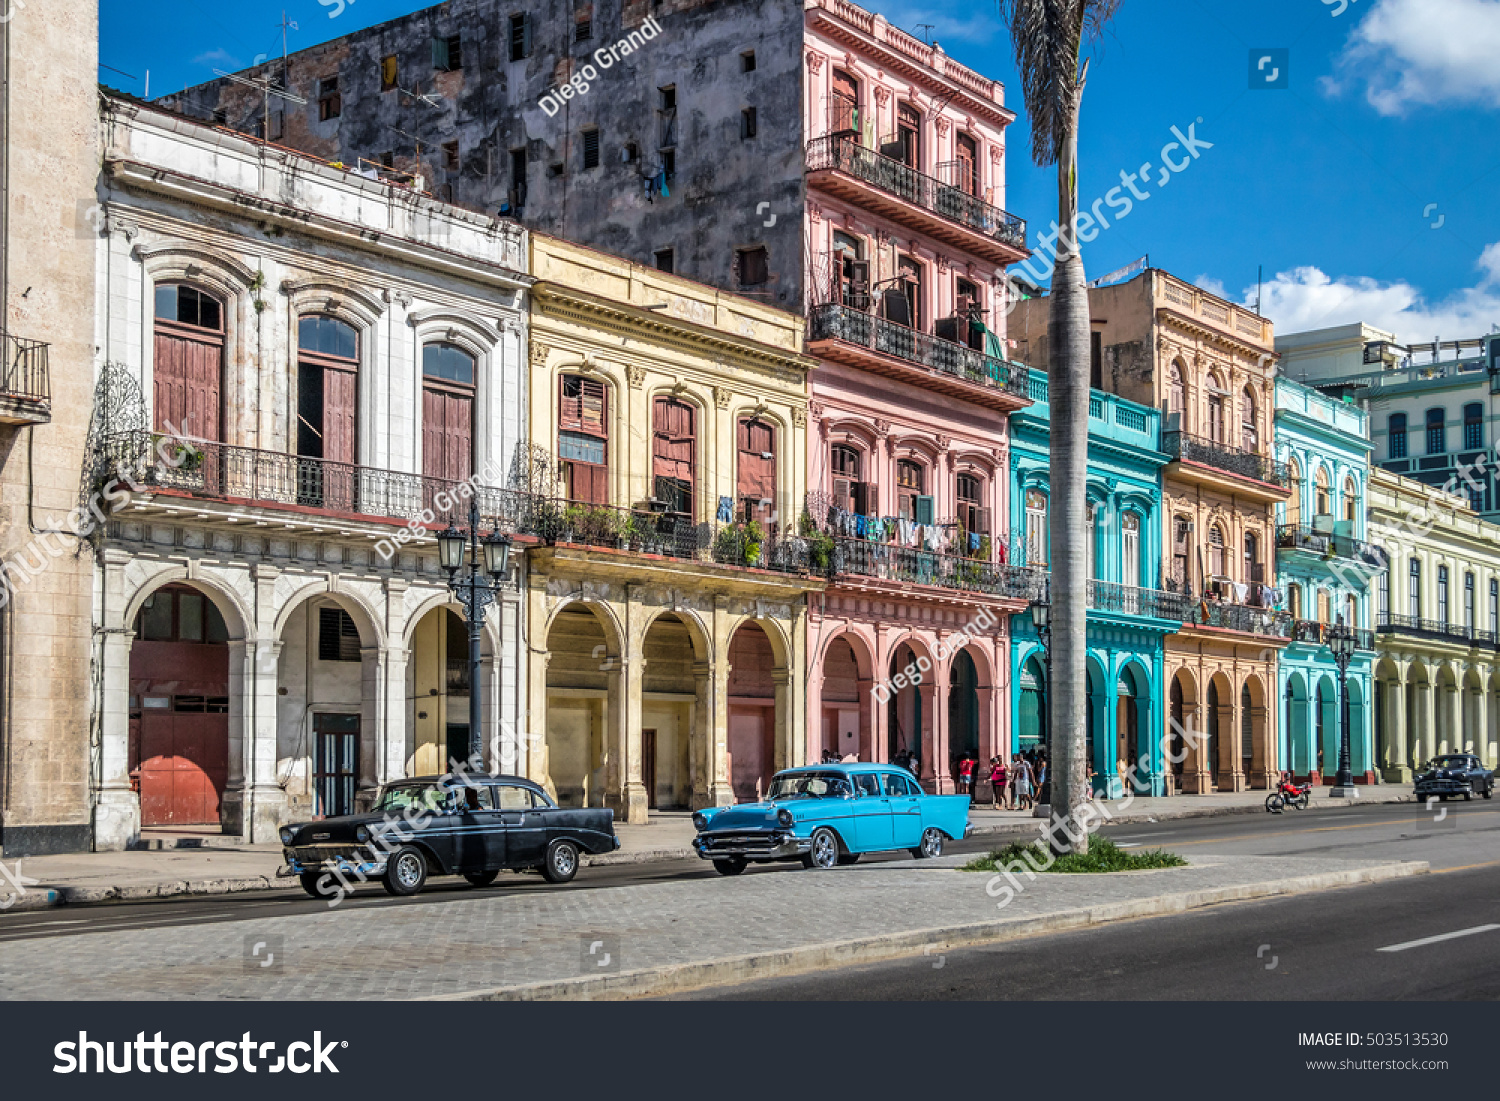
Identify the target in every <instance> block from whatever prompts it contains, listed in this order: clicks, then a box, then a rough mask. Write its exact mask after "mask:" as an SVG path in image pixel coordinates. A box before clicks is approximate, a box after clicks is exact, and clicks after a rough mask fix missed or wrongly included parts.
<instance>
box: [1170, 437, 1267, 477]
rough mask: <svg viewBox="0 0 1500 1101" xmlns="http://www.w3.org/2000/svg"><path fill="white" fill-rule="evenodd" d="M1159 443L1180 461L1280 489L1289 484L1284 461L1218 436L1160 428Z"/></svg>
mask: <svg viewBox="0 0 1500 1101" xmlns="http://www.w3.org/2000/svg"><path fill="white" fill-rule="evenodd" d="M1161 443H1162V450H1163V451H1165V452H1166V453H1167V454H1168V455H1170V456H1172V458H1174V459H1178V460H1181V461H1182V462H1190V463H1202V464H1203V465H1205V466H1211V467H1214V468H1215V469H1217V470H1223V471H1227V472H1228V473H1230V474H1235V475H1238V476H1239V477H1241V478H1249V479H1251V480H1252V481H1256V482H1265V483H1266V484H1267V485H1273V486H1280V487H1281V488H1282V489H1286V488H1287V487H1288V486H1289V485H1290V484H1291V473H1290V470H1289V469H1288V467H1287V464H1286V463H1280V462H1277V461H1276V460H1275V459H1272V458H1271V457H1269V456H1267V455H1259V454H1257V453H1256V452H1254V451H1245V450H1243V449H1242V448H1238V447H1234V446H1232V445H1230V444H1227V443H1221V442H1219V441H1218V440H1208V439H1204V438H1203V437H1202V436H1190V435H1188V434H1187V433H1186V432H1182V431H1178V430H1173V431H1170V432H1163V433H1162V434H1161Z"/></svg>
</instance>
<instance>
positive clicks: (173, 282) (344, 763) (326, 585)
mask: <svg viewBox="0 0 1500 1101" xmlns="http://www.w3.org/2000/svg"><path fill="white" fill-rule="evenodd" d="M95 126H102V131H103V145H104V170H103V177H102V184H101V188H100V214H101V217H100V219H99V230H98V232H97V233H95V234H93V236H94V238H95V240H96V253H95V255H96V256H97V262H98V266H99V278H98V287H99V291H98V293H99V304H100V317H99V328H98V346H99V352H98V355H99V376H100V381H99V385H98V388H97V393H96V400H95V403H94V404H95V429H96V431H95V435H94V437H93V445H94V447H93V457H94V460H95V463H96V465H95V467H94V477H95V478H96V479H97V480H98V482H100V483H106V482H108V481H109V480H113V479H120V480H124V479H129V481H128V482H123V484H124V485H125V486H126V488H125V489H123V490H122V489H118V488H117V490H116V493H117V495H118V497H117V500H116V503H117V504H118V508H117V509H116V510H115V511H113V512H112V514H111V515H110V517H109V524H108V527H107V529H106V531H105V533H104V536H103V538H102V540H101V542H100V546H99V552H98V569H97V576H96V580H95V602H94V630H93V647H94V658H95V661H96V662H97V666H98V669H99V686H98V694H97V697H96V698H95V699H94V700H93V703H94V707H95V713H96V715H97V720H96V721H97V723H98V728H99V732H100V751H99V760H98V762H97V764H96V772H95V778H94V779H95V782H94V804H95V810H94V830H95V838H94V840H95V844H96V846H97V847H99V848H118V847H121V846H126V845H129V844H131V843H132V842H133V841H135V840H136V839H137V838H139V837H140V835H141V831H142V830H143V829H151V828H153V827H156V828H165V829H174V828H178V827H183V826H193V825H203V824H211V825H212V824H216V825H219V826H221V827H222V829H223V831H224V832H225V833H229V834H234V835H238V836H240V837H243V838H245V839H246V840H249V841H254V842H265V841H273V840H274V839H275V830H276V827H277V826H278V824H280V823H281V822H283V821H286V820H288V819H295V818H306V817H308V816H310V815H314V814H320V815H327V814H338V813H347V812H349V811H352V810H355V809H357V808H359V807H361V806H363V805H366V804H367V801H368V799H369V798H370V796H371V795H372V794H373V792H374V790H375V789H376V786H377V785H379V784H380V783H383V782H384V781H386V780H389V779H395V778H400V777H403V776H409V775H413V774H431V773H437V772H441V771H444V770H445V768H446V765H447V762H448V761H449V760H450V759H451V758H453V757H455V756H456V757H459V758H463V757H466V756H467V755H468V744H469V730H468V702H469V697H470V694H471V693H472V692H481V693H483V696H484V721H485V726H486V730H485V732H484V737H483V744H484V745H485V746H486V748H487V755H488V758H489V762H490V763H492V764H498V763H499V761H500V758H501V756H502V751H501V745H500V741H499V737H500V730H501V722H500V721H499V720H500V719H501V718H502V717H503V718H504V720H505V722H506V723H507V724H514V723H515V722H516V720H517V717H518V716H519V715H520V714H524V712H525V696H524V692H525V683H524V680H523V679H522V678H520V677H519V676H518V671H517V667H518V661H517V654H518V653H519V652H520V648H521V646H522V642H521V638H520V630H521V627H522V623H521V622H520V617H519V611H520V607H521V597H520V587H519V586H517V585H515V584H514V583H512V585H511V586H510V587H509V589H508V590H507V592H506V594H505V595H504V596H503V598H502V599H501V601H500V603H499V605H498V610H497V608H496V607H493V606H492V607H491V609H490V614H489V616H488V618H487V621H486V634H485V641H484V658H483V663H482V668H481V681H480V683H479V684H470V683H469V676H468V670H467V668H466V664H465V655H466V652H467V641H466V637H465V627H464V624H463V622H462V612H461V610H460V609H459V607H458V605H457V603H456V601H455V600H454V598H453V595H452V593H451V591H450V590H449V587H448V584H447V578H446V576H445V575H444V574H443V573H442V571H441V570H440V569H439V568H438V565H437V561H436V558H437V555H436V547H435V543H434V541H433V539H432V538H431V529H432V528H433V527H437V526H442V525H443V524H445V523H446V522H447V521H448V519H449V518H450V517H453V516H456V518H457V519H459V521H460V522H463V520H464V519H465V514H466V513H467V499H465V497H464V491H463V490H462V487H464V486H466V485H469V484H474V485H477V486H478V489H477V491H475V492H477V496H478V500H479V505H480V512H481V517H482V520H483V522H484V524H485V525H486V528H488V525H489V524H491V523H500V524H501V525H502V526H506V527H513V526H514V524H515V521H516V519H517V514H518V502H519V501H520V500H521V496H520V495H519V494H517V493H516V492H515V491H514V490H512V489H510V488H507V487H506V486H505V483H506V480H507V478H508V476H509V475H510V473H511V471H512V469H513V467H512V464H513V462H514V460H515V458H516V455H517V451H518V448H519V446H520V442H521V438H522V434H523V429H524V408H525V406H524V401H525V372H524V366H523V365H524V357H525V349H526V335H525V323H526V309H525V300H524V298H525V289H526V287H527V285H528V284H529V282H530V280H529V279H528V278H527V277H526V275H525V274H524V268H525V263H526V246H525V235H524V232H523V231H521V230H519V229H518V228H517V227H515V226H514V225H513V224H511V223H508V222H499V221H495V220H492V219H490V218H486V217H484V216H482V215H475V214H471V213H467V212H463V211H459V210H457V209H456V208H454V207H451V206H446V205H444V204H442V203H438V202H436V201H434V200H433V199H431V198H428V197H425V196H422V195H420V194H416V193H413V192H412V191H411V190H410V188H408V187H405V186H403V185H401V184H400V183H392V182H386V181H384V180H380V179H370V178H366V177H362V176H360V175H357V174H354V173H351V172H347V171H343V170H342V169H340V168H337V167H333V166H329V165H325V164H323V163H321V162H319V161H317V160H315V159H312V158H309V157H305V156H302V155H300V154H296V153H291V152H288V151H287V150H285V149H281V148H278V147H275V146H271V145H267V144H264V143H262V142H259V141H257V140H255V139H253V138H249V137H245V136H241V135H235V134H230V133H227V132H224V131H221V130H217V129H215V128H213V127H210V126H206V125H203V124H200V123H195V122H190V121H186V120H184V119H182V118H180V117H178V116H175V115H172V114H169V113H167V112H164V111H161V110H159V109H156V108H153V107H151V106H148V105H143V104H140V103H137V102H134V101H129V100H125V99H122V98H116V97H113V96H106V97H105V98H104V100H103V110H102V116H101V117H100V118H99V119H98V120H97V121H96V122H95ZM398 534H401V535H404V536H405V539H404V541H398V539H397V536H398Z"/></svg>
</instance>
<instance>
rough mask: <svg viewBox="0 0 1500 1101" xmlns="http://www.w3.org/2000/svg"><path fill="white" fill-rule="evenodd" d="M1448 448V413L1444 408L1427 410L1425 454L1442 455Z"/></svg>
mask: <svg viewBox="0 0 1500 1101" xmlns="http://www.w3.org/2000/svg"><path fill="white" fill-rule="evenodd" d="M1447 450H1448V413H1447V411H1446V410H1444V409H1429V410H1427V454H1429V455H1442V454H1444V453H1445V452H1446V451H1447Z"/></svg>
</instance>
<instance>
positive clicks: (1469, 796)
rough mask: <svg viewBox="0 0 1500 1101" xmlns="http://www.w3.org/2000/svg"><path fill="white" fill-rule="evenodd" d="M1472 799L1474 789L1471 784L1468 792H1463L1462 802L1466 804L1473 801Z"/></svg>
mask: <svg viewBox="0 0 1500 1101" xmlns="http://www.w3.org/2000/svg"><path fill="white" fill-rule="evenodd" d="M1473 798H1474V787H1473V785H1472V784H1471V785H1470V786H1469V790H1468V791H1466V792H1464V802H1465V803H1467V802H1468V801H1469V800H1470V799H1473Z"/></svg>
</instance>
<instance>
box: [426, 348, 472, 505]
mask: <svg viewBox="0 0 1500 1101" xmlns="http://www.w3.org/2000/svg"><path fill="white" fill-rule="evenodd" d="M476 373H477V371H476V365H475V361H474V357H473V356H472V355H470V354H469V353H468V352H466V351H464V350H463V349H462V348H460V347H459V346H458V345H457V344H449V343H447V342H445V341H434V342H432V343H430V344H424V345H423V346H422V474H423V477H424V481H425V485H424V496H425V497H426V498H428V500H427V502H426V504H427V507H429V508H433V507H434V504H435V499H436V497H437V494H438V493H441V492H442V491H443V490H445V489H447V488H449V487H450V486H451V485H452V484H453V483H456V482H463V481H466V480H468V479H469V478H470V477H472V476H473V474H474V387H475V383H474V380H475V375H476ZM445 483H446V484H445Z"/></svg>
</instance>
